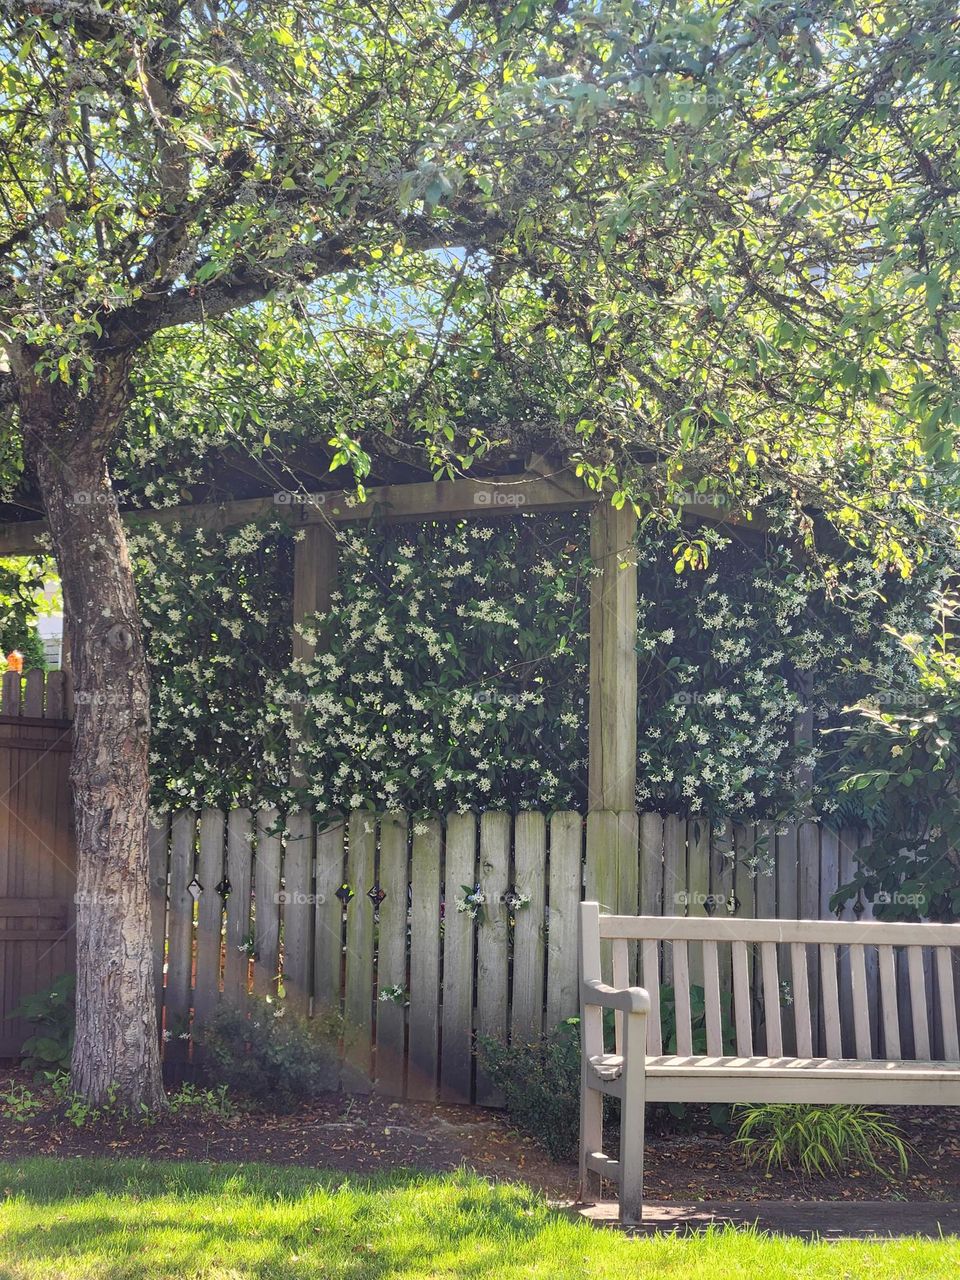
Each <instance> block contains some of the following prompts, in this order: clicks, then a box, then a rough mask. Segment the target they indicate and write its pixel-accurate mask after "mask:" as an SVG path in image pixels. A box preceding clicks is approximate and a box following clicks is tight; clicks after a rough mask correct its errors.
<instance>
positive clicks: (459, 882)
mask: <svg viewBox="0 0 960 1280" xmlns="http://www.w3.org/2000/svg"><path fill="white" fill-rule="evenodd" d="M476 862H477V820H476V818H475V817H474V815H473V814H472V813H455V814H451V815H450V816H449V817H448V818H447V847H446V859H445V861H444V883H443V1008H442V1016H441V1024H442V1025H441V1033H442V1037H443V1055H442V1058H441V1061H440V1097H441V1099H442V1100H443V1101H444V1102H469V1101H470V1085H471V1078H472V1075H473V958H474V946H475V937H476V930H475V928H474V924H473V921H472V920H471V918H470V915H469V913H467V912H465V911H458V910H457V908H456V900H457V899H458V898H459V897H460V896H461V895H462V894H463V886H464V885H466V886H467V887H468V888H470V889H472V888H473V886H474V885H475V884H476V883H477V867H476Z"/></svg>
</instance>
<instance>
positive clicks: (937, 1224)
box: [563, 1200, 960, 1240]
mask: <svg viewBox="0 0 960 1280" xmlns="http://www.w3.org/2000/svg"><path fill="white" fill-rule="evenodd" d="M563 1207H564V1208H565V1209H567V1211H568V1212H570V1213H571V1214H575V1215H576V1216H578V1217H581V1218H584V1219H585V1220H586V1221H587V1222H592V1223H593V1224H594V1225H595V1226H598V1227H612V1228H615V1229H620V1224H619V1223H618V1221H617V1205H616V1203H615V1202H614V1201H612V1200H604V1201H601V1202H599V1203H598V1204H591V1205H576V1204H566V1205H564V1206H563ZM711 1223H713V1224H715V1225H718V1226H719V1225H722V1224H724V1223H731V1224H733V1225H734V1226H740V1227H743V1226H756V1227H757V1228H758V1229H759V1230H760V1231H770V1232H773V1233H774V1234H777V1235H787V1236H802V1237H803V1238H805V1239H812V1238H813V1237H819V1238H820V1239H823V1240H851V1239H854V1240H857V1239H859V1240H862V1239H867V1238H869V1237H876V1236H888V1237H890V1236H929V1237H930V1238H932V1239H937V1238H939V1237H940V1236H944V1235H949V1236H957V1235H960V1204H956V1203H949V1204H948V1203H937V1202H936V1201H925V1202H921V1203H912V1204H907V1203H901V1202H900V1201H896V1200H855V1201H836V1200H766V1201H762V1200H761V1201H757V1200H752V1201H730V1202H727V1203H721V1202H720V1201H706V1202H703V1203H700V1204H683V1205H667V1204H658V1203H656V1202H655V1201H654V1202H650V1203H648V1204H646V1205H644V1208H643V1224H642V1225H641V1226H640V1227H637V1228H633V1229H631V1230H635V1231H637V1232H639V1233H643V1234H652V1233H653V1232H655V1231H677V1232H681V1233H688V1232H691V1231H700V1230H703V1229H704V1228H705V1227H708V1226H710V1225H711Z"/></svg>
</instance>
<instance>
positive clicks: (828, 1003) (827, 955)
mask: <svg viewBox="0 0 960 1280" xmlns="http://www.w3.org/2000/svg"><path fill="white" fill-rule="evenodd" d="M820 990H821V993H822V995H823V1031H824V1038H825V1039H826V1044H827V1057H828V1058H842V1057H843V1044H842V1036H841V1035H840V987H839V985H838V983H837V949H836V947H834V946H831V944H830V943H829V942H821V943H820Z"/></svg>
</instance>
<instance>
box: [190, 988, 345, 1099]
mask: <svg viewBox="0 0 960 1280" xmlns="http://www.w3.org/2000/svg"><path fill="white" fill-rule="evenodd" d="M198 1039H199V1043H200V1045H201V1047H202V1051H203V1064H204V1072H205V1074H206V1076H207V1078H208V1079H209V1080H211V1081H212V1082H214V1083H216V1084H223V1085H226V1086H227V1088H228V1089H229V1090H230V1092H231V1093H232V1094H236V1095H237V1096H238V1097H243V1098H246V1099H248V1100H249V1101H250V1102H253V1103H256V1104H257V1105H258V1106H262V1107H264V1108H266V1109H267V1110H270V1111H284V1112H285V1111H293V1110H295V1109H296V1108H297V1107H298V1106H299V1105H300V1104H301V1103H303V1102H308V1101H310V1100H311V1099H312V1098H316V1097H317V1096H318V1095H319V1094H321V1093H325V1092H327V1091H329V1090H331V1089H336V1087H337V1083H338V1067H337V1057H336V1052H335V1048H334V1046H333V1045H332V1044H331V1041H330V1039H329V1037H328V1035H327V1034H326V1033H325V1031H324V1028H323V1027H322V1026H321V1025H318V1024H317V1023H316V1022H312V1021H309V1020H308V1019H306V1018H301V1017H298V1016H297V1015H296V1014H295V1013H293V1012H292V1011H291V1010H290V1009H289V1008H287V1007H286V1006H285V1005H283V1004H282V1003H279V1004H278V1003H277V1002H276V1001H271V1000H260V999H257V998H255V997H250V998H249V1000H248V1002H247V1004H246V1005H245V1006H243V1007H239V1008H238V1007H237V1006H236V1005H232V1004H222V1005H221V1006H220V1007H219V1008H218V1009H217V1011H216V1013H215V1014H214V1015H213V1017H212V1018H211V1020H210V1022H209V1023H208V1024H207V1026H206V1027H205V1028H204V1031H203V1033H202V1034H201V1036H200V1037H199V1038H198Z"/></svg>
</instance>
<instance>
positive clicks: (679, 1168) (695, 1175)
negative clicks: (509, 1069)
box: [0, 1070, 960, 1204]
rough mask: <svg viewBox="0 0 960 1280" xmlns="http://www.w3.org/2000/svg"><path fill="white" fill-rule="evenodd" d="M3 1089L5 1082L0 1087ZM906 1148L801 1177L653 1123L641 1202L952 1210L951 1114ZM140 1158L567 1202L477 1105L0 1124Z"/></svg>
mask: <svg viewBox="0 0 960 1280" xmlns="http://www.w3.org/2000/svg"><path fill="white" fill-rule="evenodd" d="M7 1082H9V1083H7ZM12 1084H26V1085H27V1086H28V1087H33V1086H32V1084H31V1082H30V1079H29V1077H28V1076H26V1075H24V1074H23V1073H20V1072H16V1071H10V1070H7V1071H3V1072H0V1092H6V1090H7V1089H8V1088H9V1087H10V1085H12ZM895 1118H896V1120H897V1122H898V1124H899V1125H900V1127H901V1131H902V1133H903V1136H904V1137H905V1139H906V1140H907V1142H908V1143H909V1144H910V1146H911V1148H912V1154H911V1160H910V1170H909V1172H908V1174H907V1175H906V1176H903V1175H901V1174H900V1173H899V1171H895V1172H891V1176H889V1177H886V1178H885V1177H882V1176H880V1175H878V1174H876V1173H873V1172H871V1171H869V1170H859V1171H858V1170H853V1171H850V1172H847V1173H844V1174H843V1175H842V1176H840V1177H824V1178H806V1179H804V1178H802V1177H800V1176H799V1175H797V1174H793V1173H789V1172H782V1171H776V1172H773V1173H770V1174H766V1173H764V1171H763V1170H762V1168H761V1169H758V1168H751V1167H749V1166H748V1165H747V1164H746V1163H745V1162H744V1160H743V1157H742V1155H741V1154H740V1152H739V1151H738V1149H737V1147H736V1145H735V1144H734V1142H733V1140H732V1137H731V1136H730V1135H726V1134H722V1133H720V1132H718V1131H717V1130H716V1129H715V1128H712V1127H711V1126H710V1125H709V1124H708V1123H707V1122H706V1119H705V1117H704V1119H703V1121H702V1122H701V1120H700V1118H699V1117H695V1118H694V1119H693V1121H687V1122H686V1123H685V1124H684V1125H683V1127H681V1128H678V1127H677V1125H676V1124H674V1123H673V1122H672V1121H669V1120H666V1119H665V1118H664V1117H652V1119H653V1120H654V1122H653V1123H652V1124H651V1125H650V1126H649V1130H648V1137H647V1160H646V1197H647V1199H649V1200H651V1201H662V1202H665V1203H668V1204H670V1203H673V1204H676V1203H680V1202H688V1201H691V1200H694V1201H731V1200H736V1201H748V1200H756V1201H760V1200H788V1199H814V1200H838V1201H854V1200H873V1201H876V1200H891V1201H903V1200H909V1201H917V1200H924V1201H930V1200H934V1201H956V1202H960V1108H958V1109H955V1110H951V1109H949V1108H944V1109H942V1110H940V1109H937V1110H933V1109H929V1110H926V1109H922V1108H917V1109H902V1110H900V1111H899V1112H897V1113H896V1114H895ZM38 1155H53V1156H63V1157H72V1156H118V1157H119V1156H131V1157H137V1156H145V1157H150V1158H151V1159H162V1160H200V1161H231V1162H239V1163H246V1162H254V1161H259V1162H263V1163H267V1164H279V1165H285V1164H295V1165H304V1166H307V1167H313V1168H317V1169H325V1170H340V1171H343V1172H344V1173H359V1174H372V1173H378V1172H382V1171H384V1170H388V1169H397V1168H419V1169H424V1170H430V1171H443V1170H450V1169H456V1168H458V1167H459V1166H461V1165H467V1166H469V1167H471V1168H473V1169H476V1170H477V1171H478V1172H479V1173H481V1174H483V1175H485V1176H487V1177H490V1178H494V1179H498V1180H521V1181H524V1182H527V1183H529V1184H530V1185H532V1186H535V1187H538V1188H540V1189H541V1190H543V1191H544V1192H546V1194H547V1195H549V1196H550V1197H551V1198H553V1199H557V1200H572V1199H573V1198H574V1196H575V1195H576V1189H577V1177H576V1168H575V1166H574V1165H573V1164H567V1163H558V1162H556V1161H553V1160H551V1159H549V1157H548V1156H546V1155H545V1153H544V1152H543V1151H542V1150H541V1148H540V1147H539V1146H538V1145H537V1144H536V1143H535V1142H534V1141H533V1140H532V1139H530V1138H528V1137H525V1136H523V1135H521V1134H518V1133H517V1132H516V1131H515V1130H514V1129H513V1128H511V1126H510V1124H509V1123H508V1121H507V1119H506V1117H505V1116H504V1115H503V1114H502V1113H500V1112H496V1111H489V1110H484V1109H481V1108H477V1107H460V1106H446V1105H438V1104H432V1103H416V1102H399V1101H395V1100H391V1099H389V1098H384V1097H378V1096H376V1095H361V1094H343V1093H331V1094H327V1095H324V1096H323V1097H322V1098H321V1099H319V1100H318V1101H317V1102H314V1103H311V1104H310V1105H309V1106H305V1107H304V1108H303V1109H302V1110H301V1111H298V1112H296V1113H294V1114H292V1115H283V1116H277V1115H271V1114H266V1113H263V1112H257V1111H249V1112H242V1113H239V1114H237V1115H235V1116H233V1117H231V1118H230V1119H222V1118H217V1117H212V1118H208V1117H197V1116H195V1115H190V1114H180V1115H170V1116H167V1117H165V1118H163V1119H162V1120H160V1121H159V1122H157V1123H156V1124H154V1125H149V1126H147V1125H144V1124H142V1123H139V1122H136V1121H132V1120H125V1119H122V1118H119V1117H108V1118H104V1119H101V1120H98V1121H96V1122H95V1123H88V1124H85V1125H83V1126H82V1127H77V1126H76V1125H74V1124H72V1123H71V1122H70V1121H69V1120H68V1119H66V1117H65V1116H64V1115H63V1113H62V1109H60V1108H58V1107H56V1106H53V1105H52V1106H51V1107H50V1108H49V1109H48V1110H46V1111H44V1112H42V1113H41V1114H39V1115H38V1116H36V1117H34V1118H33V1119H29V1120H15V1119H12V1118H10V1116H9V1115H7V1114H0V1159H2V1160H6V1161H16V1160H18V1159H23V1158H25V1157H27V1156H38Z"/></svg>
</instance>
